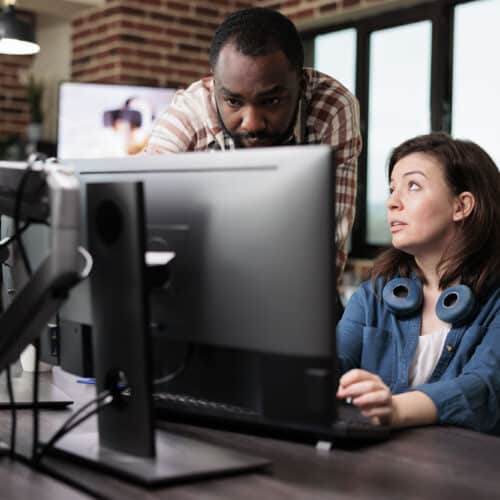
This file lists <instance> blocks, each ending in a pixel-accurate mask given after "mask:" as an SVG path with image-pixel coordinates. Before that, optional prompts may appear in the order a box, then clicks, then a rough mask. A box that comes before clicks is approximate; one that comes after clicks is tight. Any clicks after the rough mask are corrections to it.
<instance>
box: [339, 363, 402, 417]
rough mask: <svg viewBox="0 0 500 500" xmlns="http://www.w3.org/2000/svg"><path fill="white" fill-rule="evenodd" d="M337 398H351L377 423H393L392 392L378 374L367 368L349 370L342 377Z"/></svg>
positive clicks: (354, 403) (363, 412)
mask: <svg viewBox="0 0 500 500" xmlns="http://www.w3.org/2000/svg"><path fill="white" fill-rule="evenodd" d="M337 398H339V399H347V398H349V399H350V400H351V401H352V404H353V405H354V406H356V407H357V408H359V410H360V411H361V413H362V414H363V415H365V416H366V417H370V418H371V420H372V422H373V423H374V424H375V425H381V424H383V425H391V424H392V421H393V417H394V412H395V407H394V404H393V397H392V393H391V390H390V389H389V387H387V385H385V384H384V382H383V381H382V379H381V378H380V377H379V376H378V375H374V374H373V373H370V372H368V371H366V370H360V369H355V370H349V371H348V372H347V373H345V374H344V375H343V376H342V377H341V378H340V381H339V388H338V391H337Z"/></svg>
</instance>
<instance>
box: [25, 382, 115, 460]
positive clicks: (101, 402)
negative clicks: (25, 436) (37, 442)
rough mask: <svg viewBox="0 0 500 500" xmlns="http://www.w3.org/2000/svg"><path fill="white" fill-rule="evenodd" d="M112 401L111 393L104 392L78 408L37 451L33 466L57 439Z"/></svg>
mask: <svg viewBox="0 0 500 500" xmlns="http://www.w3.org/2000/svg"><path fill="white" fill-rule="evenodd" d="M113 401H114V397H113V396H112V394H111V391H109V390H106V391H103V392H101V393H100V394H99V396H97V398H95V399H93V400H91V401H88V402H87V403H86V404H84V405H83V406H82V407H81V408H79V409H78V410H77V411H76V412H75V413H73V415H71V416H70V417H69V418H68V420H66V422H65V423H64V424H63V425H62V426H61V427H60V428H59V430H58V431H56V432H55V433H54V435H53V436H52V437H51V438H50V440H49V441H48V442H47V443H46V444H45V445H44V446H42V447H39V448H38V449H37V451H36V453H35V454H34V458H33V462H34V463H35V465H38V464H39V462H40V460H41V459H42V458H43V456H44V455H45V454H46V453H47V451H49V450H50V449H51V448H52V447H53V446H54V444H55V443H56V442H57V441H59V439H61V438H62V437H63V436H65V435H66V434H67V433H68V432H70V431H72V430H73V429H74V428H75V427H77V426H79V425H80V424H81V423H82V422H84V421H85V420H87V419H88V418H89V417H91V416H92V415H95V414H96V413H98V412H99V411H101V410H102V409H103V408H105V407H106V406H109V405H110V404H111V403H112V402H113ZM93 404H96V407H95V408H93V409H92V410H89V411H87V412H86V413H84V414H83V415H82V413H83V412H84V411H85V410H86V409H87V408H89V407H90V406H92V405H93Z"/></svg>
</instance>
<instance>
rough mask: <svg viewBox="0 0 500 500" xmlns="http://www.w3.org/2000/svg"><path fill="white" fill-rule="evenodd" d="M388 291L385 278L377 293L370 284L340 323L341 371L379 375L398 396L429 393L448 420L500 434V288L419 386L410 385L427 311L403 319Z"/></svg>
mask: <svg viewBox="0 0 500 500" xmlns="http://www.w3.org/2000/svg"><path fill="white" fill-rule="evenodd" d="M413 279H415V278H413ZM382 289H383V282H382V280H380V281H379V282H377V284H376V293H374V291H373V288H372V285H371V283H370V282H365V283H363V284H362V285H361V286H360V288H359V289H358V290H357V291H356V293H355V294H354V295H353V296H352V298H351V300H350V301H349V303H348V304H347V307H346V310H345V312H344V315H343V316H342V319H341V321H340V322H339V324H338V327H337V355H338V358H339V364H340V369H341V372H342V373H344V372H346V371H347V370H350V369H351V368H362V369H364V370H368V371H370V372H373V373H376V374H378V375H379V376H380V377H381V378H382V379H383V381H384V382H385V383H386V384H387V385H388V386H389V387H390V388H391V390H392V392H393V394H397V393H401V392H405V391H409V390H418V391H422V392H423V393H425V394H427V395H428V396H429V397H430V398H431V399H432V401H433V402H434V404H435V405H436V408H437V413H438V419H439V422H440V423H442V424H453V425H459V426H462V427H469V428H471V429H475V430H478V431H482V432H489V433H493V434H500V288H498V287H497V288H495V289H494V290H492V291H491V293H489V295H488V296H487V297H484V298H483V300H482V301H481V302H480V303H479V305H478V308H477V310H476V313H475V314H474V316H473V317H472V318H471V319H470V320H469V322H468V323H467V324H465V325H462V326H460V327H452V328H451V330H450V332H449V333H448V335H447V338H446V341H445V347H444V349H443V352H442V353H441V357H440V359H439V361H438V363H437V365H436V368H435V370H434V372H433V373H432V375H431V377H430V379H429V381H428V382H427V383H426V384H423V385H420V386H418V387H414V388H409V387H408V372H409V369H410V366H411V363H412V360H413V357H414V355H415V350H416V348H417V344H418V337H419V334H420V323H421V314H420V312H418V313H416V314H415V315H413V316H411V317H408V318H401V319H398V318H397V317H396V316H394V314H392V313H391V312H390V311H389V310H388V309H387V307H386V306H385V305H384V303H383V300H382Z"/></svg>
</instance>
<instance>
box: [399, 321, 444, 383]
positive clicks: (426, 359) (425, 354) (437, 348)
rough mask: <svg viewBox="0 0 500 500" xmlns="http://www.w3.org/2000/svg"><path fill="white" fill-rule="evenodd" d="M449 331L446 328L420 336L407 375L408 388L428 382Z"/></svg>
mask: <svg viewBox="0 0 500 500" xmlns="http://www.w3.org/2000/svg"><path fill="white" fill-rule="evenodd" d="M449 331H450V327H449V326H447V327H444V328H443V329H441V330H438V331H436V332H434V333H430V334H427V335H420V337H419V338H418V346H417V350H416V352H415V357H414V358H413V362H412V364H411V367H410V372H409V375H408V382H409V384H410V387H416V386H417V385H421V384H425V383H426V382H427V381H428V380H429V378H430V376H431V375H432V372H433V371H434V368H436V365H437V362H438V361H439V358H440V357H441V353H442V352H443V347H444V343H445V341H446V336H447V335H448V332H449Z"/></svg>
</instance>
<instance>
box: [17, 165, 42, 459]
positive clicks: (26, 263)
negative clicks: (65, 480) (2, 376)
mask: <svg viewBox="0 0 500 500" xmlns="http://www.w3.org/2000/svg"><path fill="white" fill-rule="evenodd" d="M34 161H36V158H35V159H30V161H29V162H28V165H27V166H26V170H25V171H24V174H23V176H22V178H21V181H20V182H19V186H18V188H17V192H16V200H15V205H14V234H17V235H18V236H17V246H18V249H19V253H20V255H21V260H22V262H23V264H24V268H25V270H26V274H27V276H28V278H30V277H31V276H32V274H33V271H32V268H31V264H30V262H29V259H28V254H27V253H26V249H25V248H24V243H23V239H22V237H21V233H22V231H21V227H20V216H21V203H22V200H23V195H24V190H25V188H26V185H27V183H28V179H29V176H30V174H31V173H32V172H33V163H34ZM33 347H34V349H35V366H34V367H33V370H34V371H33V440H32V458H34V456H35V453H36V450H37V448H38V436H39V425H38V424H39V404H38V385H39V384H38V381H39V373H38V363H39V357H40V353H39V341H38V339H36V340H35V341H34V342H33Z"/></svg>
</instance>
